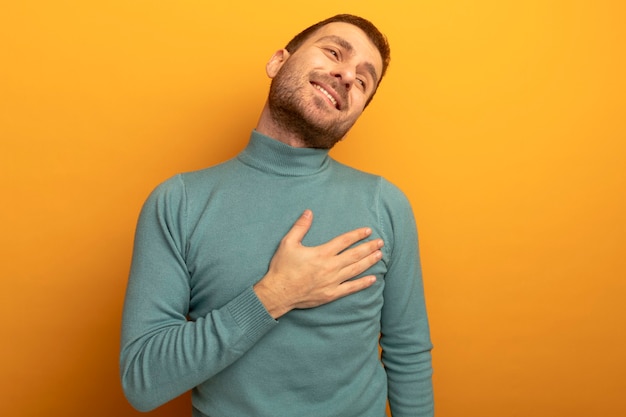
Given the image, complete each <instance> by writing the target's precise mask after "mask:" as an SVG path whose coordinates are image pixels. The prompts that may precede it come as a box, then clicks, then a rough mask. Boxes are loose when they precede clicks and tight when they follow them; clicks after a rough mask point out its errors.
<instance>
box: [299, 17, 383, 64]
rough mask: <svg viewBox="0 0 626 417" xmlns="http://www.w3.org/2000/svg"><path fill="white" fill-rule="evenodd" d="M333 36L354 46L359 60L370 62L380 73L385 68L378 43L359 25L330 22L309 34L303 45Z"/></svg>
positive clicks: (354, 54) (353, 49) (353, 52)
mask: <svg viewBox="0 0 626 417" xmlns="http://www.w3.org/2000/svg"><path fill="white" fill-rule="evenodd" d="M332 37H338V38H341V39H343V40H344V41H346V42H348V43H349V44H350V45H351V46H352V55H353V56H354V57H356V58H357V59H358V60H360V61H363V62H369V63H371V64H373V65H374V68H376V72H377V73H378V74H379V75H380V74H381V72H382V68H383V60H382V57H381V56H380V52H379V51H378V48H376V45H374V43H373V42H372V41H371V40H370V38H369V37H368V36H367V35H366V34H365V32H363V30H361V29H360V28H358V27H357V26H354V25H352V24H350V23H344V22H332V23H328V24H326V25H324V26H322V27H321V28H319V29H318V30H316V31H315V32H313V34H311V36H309V38H308V39H307V40H306V41H305V42H304V43H303V45H302V46H311V45H315V44H318V43H323V42H325V41H329V39H332Z"/></svg>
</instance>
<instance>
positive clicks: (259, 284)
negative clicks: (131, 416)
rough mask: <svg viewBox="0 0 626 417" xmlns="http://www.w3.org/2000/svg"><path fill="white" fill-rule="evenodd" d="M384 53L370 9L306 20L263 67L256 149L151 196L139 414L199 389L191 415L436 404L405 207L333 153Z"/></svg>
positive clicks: (134, 385) (138, 242)
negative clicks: (266, 84) (366, 13)
mask: <svg viewBox="0 0 626 417" xmlns="http://www.w3.org/2000/svg"><path fill="white" fill-rule="evenodd" d="M388 64H389V47H388V44H387V41H386V39H385V37H384V36H383V35H382V34H381V33H380V32H379V31H378V30H377V29H376V27H374V26H373V25H372V24H371V23H370V22H369V21H367V20H365V19H362V18H360V17H357V16H352V15H337V16H334V17H332V18H329V19H326V20H324V21H322V22H319V23H317V24H315V25H313V26H311V27H309V28H307V29H305V30H304V31H303V32H301V33H300V34H299V35H297V36H296V37H295V38H294V39H292V41H290V42H289V44H288V45H287V46H286V47H285V48H284V49H280V50H278V51H277V52H275V53H274V54H273V55H272V57H271V58H270V60H269V62H268V64H267V68H266V71H267V74H268V76H269V77H270V78H271V79H272V83H271V86H270V92H269V96H268V100H267V103H266V105H265V106H264V108H263V110H262V112H261V116H260V118H259V122H258V124H257V127H256V129H255V130H254V131H253V132H252V135H251V137H250V142H249V143H248V145H247V146H246V148H245V149H244V150H243V151H242V152H241V153H240V154H239V155H238V156H237V157H236V158H234V159H232V160H229V161H226V162H224V163H223V164H220V165H217V166H214V167H211V168H208V169H205V170H201V171H196V172H191V173H186V174H180V175H177V176H175V177H173V178H171V179H170V180H168V181H166V182H165V183H163V184H161V185H160V186H159V187H157V188H156V189H155V191H154V192H153V193H152V194H151V195H150V197H149V198H148V200H147V201H146V203H145V205H144V207H143V209H142V212H141V215H140V218H139V223H138V226H137V232H136V238H135V248H134V252H133V261H132V267H131V272H130V278H129V282H128V288H127V293H126V301H125V305H124V315H123V323H122V348H121V358H120V365H121V377H122V384H123V387H124V391H125V393H126V395H127V397H128V399H129V401H130V402H131V403H132V404H133V405H134V406H135V407H136V408H138V409H140V410H150V409H152V408H155V407H157V406H159V405H161V404H163V403H165V402H167V401H169V400H171V399H172V398H174V397H176V396H178V395H180V394H182V393H184V392H185V391H188V390H190V389H192V390H193V396H192V398H193V415H194V416H195V417H206V416H210V417H239V416H250V417H266V416H267V417H283V416H284V417H296V416H297V417H306V416H315V417H324V416H326V417H383V416H385V408H386V404H387V402H388V403H389V406H390V409H391V411H392V415H393V416H394V417H402V416H412V417H415V416H418V417H421V416H431V415H432V414H433V396H432V381H431V374H432V368H431V356H430V350H431V348H432V345H431V342H430V335H429V329H428V320H427V316H426V308H425V303H424V294H423V285H422V277H421V268H420V262H419V253H418V244H417V234H416V228H415V223H414V218H413V214H412V211H411V207H410V205H409V203H408V201H407V199H406V197H405V196H404V195H403V194H402V192H401V191H400V190H399V189H397V188H396V187H395V186H393V185H392V184H391V183H389V182H388V181H386V180H384V179H383V178H381V177H378V176H375V175H371V174H366V173H364V172H361V171H357V170H355V169H352V168H349V167H347V166H345V165H342V164H340V163H338V162H336V161H334V160H333V159H332V158H330V157H329V156H328V150H329V149H330V148H332V146H333V145H334V144H335V143H337V142H338V141H339V140H341V139H342V138H344V137H345V135H346V133H347V132H348V131H349V130H350V128H351V127H352V126H353V124H354V123H355V122H356V120H357V119H358V117H359V116H360V115H361V113H362V112H363V110H364V109H365V107H366V106H367V105H368V103H369V102H370V100H371V99H372V97H373V96H374V94H375V92H376V90H377V88H378V86H379V84H380V81H381V79H382V78H383V76H384V74H385V72H386V69H387V66H388ZM314 213H315V220H314V218H313V214H314ZM379 353H381V354H379Z"/></svg>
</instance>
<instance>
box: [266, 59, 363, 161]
mask: <svg viewBox="0 0 626 417" xmlns="http://www.w3.org/2000/svg"><path fill="white" fill-rule="evenodd" d="M288 63H289V61H287V63H285V65H284V66H283V67H282V68H281V69H280V71H279V72H278V74H276V76H275V77H274V78H273V79H272V82H271V84H270V92H269V96H268V103H269V109H270V114H271V117H272V119H273V120H274V122H275V123H276V124H277V125H278V126H280V127H281V128H282V129H284V130H286V131H288V132H290V133H291V134H293V135H295V136H297V137H298V138H299V139H300V141H301V142H302V143H303V144H304V146H306V147H307V148H319V149H330V148H332V147H333V146H335V144H336V143H337V142H339V141H340V140H341V139H343V137H344V136H345V135H346V134H347V133H348V131H349V130H350V128H351V127H352V125H353V124H354V122H352V123H346V122H345V120H332V119H328V120H321V119H319V118H316V116H315V114H316V113H317V112H319V111H329V109H328V103H326V102H325V100H324V99H323V98H322V97H313V100H312V101H311V102H309V103H306V102H305V98H306V97H305V96H306V93H305V92H304V90H305V88H307V87H308V85H307V84H306V82H307V81H306V80H308V77H307V78H305V79H304V80H301V79H298V78H297V76H296V75H294V74H296V73H297V72H296V71H289V66H288ZM307 107H309V108H307Z"/></svg>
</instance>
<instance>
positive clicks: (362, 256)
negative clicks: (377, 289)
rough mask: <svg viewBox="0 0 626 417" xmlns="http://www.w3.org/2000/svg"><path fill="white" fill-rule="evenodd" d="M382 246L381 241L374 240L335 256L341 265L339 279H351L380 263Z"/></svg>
mask: <svg viewBox="0 0 626 417" xmlns="http://www.w3.org/2000/svg"><path fill="white" fill-rule="evenodd" d="M382 246H383V241H382V240H381V239H376V240H373V241H371V242H365V243H362V244H360V245H359V246H357V247H355V248H352V249H350V250H348V251H346V252H344V253H342V254H341V255H339V256H337V260H338V261H339V262H340V263H341V278H342V279H343V280H348V279H350V278H353V277H355V276H357V275H359V274H361V273H362V272H365V271H366V270H367V269H368V268H370V267H371V266H372V265H374V264H375V263H376V262H378V261H380V260H381V259H382V257H383V254H382V252H381V251H380V248H382Z"/></svg>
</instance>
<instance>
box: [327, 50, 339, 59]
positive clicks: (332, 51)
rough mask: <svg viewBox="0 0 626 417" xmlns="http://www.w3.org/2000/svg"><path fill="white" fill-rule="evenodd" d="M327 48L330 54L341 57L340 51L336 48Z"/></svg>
mask: <svg viewBox="0 0 626 417" xmlns="http://www.w3.org/2000/svg"><path fill="white" fill-rule="evenodd" d="M326 50H327V51H328V53H329V54H330V55H332V56H334V57H335V58H339V52H337V51H336V50H334V49H330V48H328V49H326Z"/></svg>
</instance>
